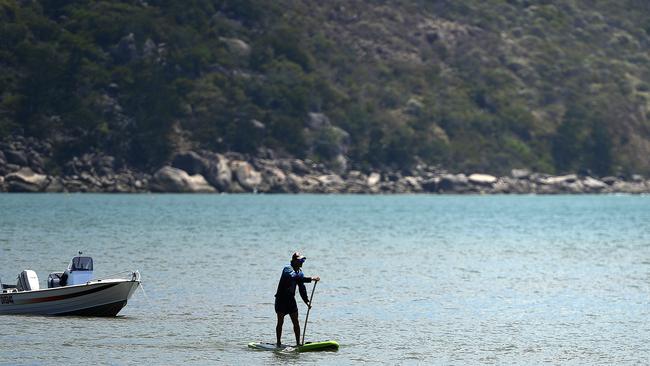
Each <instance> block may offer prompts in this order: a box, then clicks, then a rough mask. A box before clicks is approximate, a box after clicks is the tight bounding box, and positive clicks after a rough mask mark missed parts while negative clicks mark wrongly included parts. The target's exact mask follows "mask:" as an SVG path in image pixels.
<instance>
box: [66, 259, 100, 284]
mask: <svg viewBox="0 0 650 366" xmlns="http://www.w3.org/2000/svg"><path fill="white" fill-rule="evenodd" d="M92 279H93V259H92V258H91V257H81V256H79V257H74V258H72V261H71V262H70V265H69V266H68V269H66V270H65V272H63V275H62V276H61V279H60V281H59V285H61V286H70V285H80V284H83V283H86V282H88V281H90V280H92Z"/></svg>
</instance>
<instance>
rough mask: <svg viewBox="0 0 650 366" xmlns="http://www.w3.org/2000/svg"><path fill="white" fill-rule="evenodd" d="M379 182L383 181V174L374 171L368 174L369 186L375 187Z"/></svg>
mask: <svg viewBox="0 0 650 366" xmlns="http://www.w3.org/2000/svg"><path fill="white" fill-rule="evenodd" d="M379 182H381V174H379V173H377V172H372V173H370V175H369V176H368V182H367V183H368V186H369V187H373V186H376V185H377V184H378V183H379Z"/></svg>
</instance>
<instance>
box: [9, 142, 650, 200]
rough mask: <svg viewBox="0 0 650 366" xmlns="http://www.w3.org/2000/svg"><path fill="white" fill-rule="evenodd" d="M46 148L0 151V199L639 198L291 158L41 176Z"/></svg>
mask: <svg viewBox="0 0 650 366" xmlns="http://www.w3.org/2000/svg"><path fill="white" fill-rule="evenodd" d="M51 146H52V145H51V143H49V142H47V141H46V142H42V141H38V140H36V139H33V138H23V137H18V138H16V139H15V140H12V141H11V142H3V143H0V192H34V193H36V192H50V193H54V192H69V193H75V192H88V193H149V192H153V193H294V194H299V193H320V194H331V193H342V194H346V193H347V194H401V193H425V194H540V195H547V194H615V193H626V194H645V193H650V180H647V179H645V178H644V177H643V176H641V175H632V176H631V177H629V178H627V179H624V178H623V177H614V176H608V177H592V176H587V175H578V174H568V175H561V176H555V175H548V174H542V173H536V172H530V171H528V170H526V169H512V171H511V174H510V175H508V176H501V177H497V176H493V175H489V174H485V173H482V172H474V173H452V172H449V171H446V170H444V169H441V168H439V167H435V166H428V165H418V166H416V167H415V168H413V169H411V170H409V171H407V172H404V171H401V170H388V169H385V170H372V171H367V172H362V171H359V170H346V171H342V172H337V171H335V170H333V169H331V168H328V167H326V166H325V165H324V164H321V163H317V162H313V161H310V160H308V159H305V160H301V159H295V158H274V157H273V156H272V154H268V155H270V156H268V157H267V158H260V157H251V156H247V155H243V154H240V153H234V152H230V153H224V154H219V153H214V152H211V151H205V150H198V151H185V152H179V153H176V154H175V155H174V156H173V157H172V158H171V159H170V161H169V162H168V163H167V164H166V165H164V166H162V167H160V168H158V169H157V170H156V171H155V172H153V173H148V172H143V171H139V170H136V169H133V168H129V167H124V166H118V164H116V162H115V161H116V159H115V158H114V157H112V156H108V155H104V154H102V153H89V154H84V155H82V156H81V157H74V158H73V159H72V160H70V161H68V162H66V163H65V164H64V166H63V169H62V171H61V172H60V173H59V174H52V173H48V172H47V171H46V169H45V166H46V165H47V164H46V163H45V162H46V161H47V160H48V159H50V158H51V157H52V147H51Z"/></svg>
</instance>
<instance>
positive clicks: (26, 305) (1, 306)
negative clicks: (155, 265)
mask: <svg viewBox="0 0 650 366" xmlns="http://www.w3.org/2000/svg"><path fill="white" fill-rule="evenodd" d="M139 285H140V281H136V280H107V281H96V282H95V281H93V282H89V283H87V284H83V285H74V286H64V287H55V288H49V289H43V290H36V291H22V292H11V293H2V294H0V314H1V315H6V314H35V315H80V316H115V315H117V314H118V313H119V312H120V310H122V308H123V307H124V306H126V304H127V302H128V300H129V299H130V298H131V296H132V295H133V293H134V292H135V290H136V289H137V288H138V286H139Z"/></svg>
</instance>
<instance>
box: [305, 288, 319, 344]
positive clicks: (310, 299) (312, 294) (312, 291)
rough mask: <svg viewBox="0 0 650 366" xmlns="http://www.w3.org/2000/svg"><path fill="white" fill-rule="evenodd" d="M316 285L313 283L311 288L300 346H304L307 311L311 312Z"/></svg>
mask: <svg viewBox="0 0 650 366" xmlns="http://www.w3.org/2000/svg"><path fill="white" fill-rule="evenodd" d="M316 284H318V281H316V282H314V287H312V288H311V296H310V297H309V307H308V308H307V316H306V317H305V327H304V328H303V330H302V342H301V343H302V344H303V345H304V344H305V332H306V331H307V320H309V310H311V301H312V299H313V298H314V291H316Z"/></svg>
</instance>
